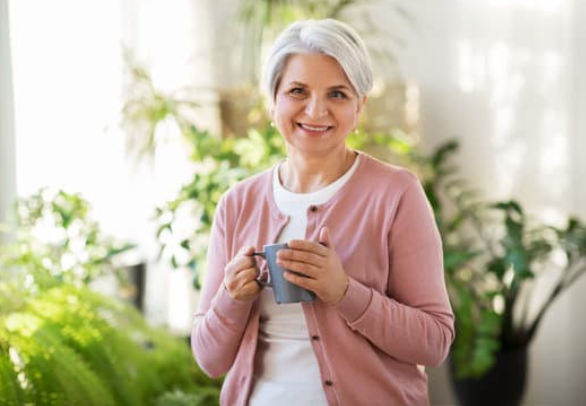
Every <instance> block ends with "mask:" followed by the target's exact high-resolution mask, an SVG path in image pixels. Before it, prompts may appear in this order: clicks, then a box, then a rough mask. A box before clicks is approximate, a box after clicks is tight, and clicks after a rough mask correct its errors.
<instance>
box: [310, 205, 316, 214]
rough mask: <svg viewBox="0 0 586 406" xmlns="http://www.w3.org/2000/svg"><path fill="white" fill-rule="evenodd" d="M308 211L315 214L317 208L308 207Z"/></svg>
mask: <svg viewBox="0 0 586 406" xmlns="http://www.w3.org/2000/svg"><path fill="white" fill-rule="evenodd" d="M309 210H311V211H312V212H314V213H315V212H316V211H317V206H309Z"/></svg>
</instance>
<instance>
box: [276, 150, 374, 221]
mask: <svg viewBox="0 0 586 406" xmlns="http://www.w3.org/2000/svg"><path fill="white" fill-rule="evenodd" d="M353 152H354V153H355V154H356V155H357V156H356V159H357V160H358V163H355V164H356V165H357V167H356V170H355V171H354V173H353V174H352V176H350V179H348V180H347V181H346V182H345V183H344V184H343V185H342V187H340V189H338V190H337V191H336V193H334V195H333V196H332V198H331V199H329V200H328V201H327V202H325V203H323V204H319V205H316V206H317V207H324V206H328V205H331V204H334V203H335V202H336V201H338V200H339V199H340V197H341V196H342V195H343V194H344V191H345V190H346V189H347V188H348V187H350V185H352V184H353V183H354V182H356V179H357V178H358V177H359V176H358V174H359V173H360V172H361V171H362V169H363V168H364V166H365V161H366V158H367V155H366V154H364V153H363V152H361V151H357V150H353ZM281 163H282V162H280V163H278V164H276V165H274V166H273V168H272V169H271V171H270V172H269V182H268V183H269V185H268V192H269V196H268V200H269V205H270V207H271V213H272V214H273V215H274V216H276V217H277V218H288V217H289V216H287V215H286V214H284V213H282V212H281V211H280V210H279V208H278V207H277V203H276V202H275V196H274V189H273V176H275V175H274V172H273V171H275V170H278V167H279V166H280V165H281ZM353 165H354V164H353ZM351 168H352V167H351ZM347 172H348V171H346V173H347ZM343 177H344V176H343V175H342V176H341V177H340V178H338V179H336V181H335V182H337V181H338V180H340V179H342V178H343ZM335 182H333V183H330V184H329V185H327V186H326V187H329V186H331V185H333V184H334V183H335ZM279 183H280V182H279ZM281 187H283V185H281ZM283 189H284V191H286V192H287V193H291V194H295V193H294V192H291V191H289V190H287V189H285V188H284V187H283ZM322 190H323V188H322V189H320V190H318V191H316V192H320V191H322ZM316 192H310V193H316Z"/></svg>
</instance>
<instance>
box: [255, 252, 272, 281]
mask: <svg viewBox="0 0 586 406" xmlns="http://www.w3.org/2000/svg"><path fill="white" fill-rule="evenodd" d="M252 256H253V257H255V256H256V257H261V258H263V259H267V256H266V253H265V252H253V253H252ZM270 275H271V274H269V276H268V277H269V278H270ZM256 283H258V284H259V285H260V286H261V287H262V288H264V287H266V286H268V287H273V284H272V282H271V281H270V280H269V279H267V280H266V281H263V280H262V279H260V275H259V277H258V278H256Z"/></svg>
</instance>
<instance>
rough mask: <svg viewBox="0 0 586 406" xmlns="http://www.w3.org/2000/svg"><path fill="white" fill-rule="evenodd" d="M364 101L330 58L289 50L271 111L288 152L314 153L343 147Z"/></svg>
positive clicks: (309, 154)
mask: <svg viewBox="0 0 586 406" xmlns="http://www.w3.org/2000/svg"><path fill="white" fill-rule="evenodd" d="M365 101H366V98H365V97H364V98H362V99H359V97H358V96H357V95H356V93H355V92H354V90H353V88H352V85H351V84H350V81H349V80H348V78H347V77H346V74H345V73H344V70H343V69H342V67H341V66H340V65H339V64H338V62H337V61H336V60H335V59H334V58H332V57H330V56H327V55H321V54H294V55H291V56H290V57H289V59H288V60H287V62H286V64H285V67H284V70H283V75H282V77H281V81H280V83H279V86H278V88H277V92H276V96H275V104H274V108H273V111H272V116H273V120H274V122H275V124H276V125H277V127H278V128H279V131H280V132H281V134H282V135H283V137H284V138H285V141H286V143H287V147H288V150H289V152H292V151H291V149H293V150H294V152H297V153H300V154H302V155H304V156H307V157H319V156H324V155H326V154H328V153H330V152H333V151H339V149H340V148H344V145H345V142H346V138H347V137H348V134H350V132H351V131H352V130H353V129H354V128H355V127H356V124H357V122H358V116H359V114H360V111H361V110H362V106H363V105H364V102H365Z"/></svg>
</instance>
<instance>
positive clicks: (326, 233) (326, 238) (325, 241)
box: [319, 227, 335, 251]
mask: <svg viewBox="0 0 586 406" xmlns="http://www.w3.org/2000/svg"><path fill="white" fill-rule="evenodd" d="M319 243H320V244H321V245H323V246H326V247H328V248H331V249H333V250H334V251H335V248H334V244H333V242H332V238H331V236H330V229H329V228H328V227H322V229H321V230H320V231H319Z"/></svg>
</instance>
